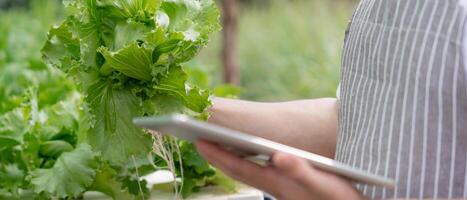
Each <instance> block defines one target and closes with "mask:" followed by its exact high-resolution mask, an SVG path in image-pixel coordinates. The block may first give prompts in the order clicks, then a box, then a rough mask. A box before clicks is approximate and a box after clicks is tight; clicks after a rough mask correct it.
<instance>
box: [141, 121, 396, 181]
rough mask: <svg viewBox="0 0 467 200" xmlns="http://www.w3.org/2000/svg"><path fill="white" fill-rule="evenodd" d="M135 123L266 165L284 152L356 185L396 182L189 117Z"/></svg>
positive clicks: (322, 157) (325, 158)
mask: <svg viewBox="0 0 467 200" xmlns="http://www.w3.org/2000/svg"><path fill="white" fill-rule="evenodd" d="M133 122H134V124H136V125H137V126H139V127H141V128H145V129H150V130H154V131H157V132H160V133H162V134H168V135H173V136H175V137H177V138H181V139H185V140H188V141H191V142H194V141H196V140H197V139H203V140H207V141H210V142H213V143H216V144H219V145H220V146H222V147H224V148H226V149H229V150H233V151H236V152H243V153H247V154H249V155H258V156H256V158H257V159H258V158H259V159H263V160H265V161H266V160H269V158H270V157H271V155H272V154H273V153H274V152H278V151H279V152H284V153H288V154H291V155H294V156H297V157H300V158H303V159H305V160H307V161H308V162H309V163H310V164H311V165H313V166H314V167H316V168H319V169H321V170H324V171H327V172H330V173H334V174H337V175H340V176H343V177H346V178H349V179H351V180H353V181H356V182H360V183H366V184H369V185H376V186H383V187H389V188H393V187H394V186H395V182H394V181H393V180H391V179H388V178H385V177H382V176H378V175H375V174H370V173H368V172H365V171H363V170H360V169H357V168H354V167H351V166H349V165H346V164H343V163H340V162H337V161H335V160H333V159H330V158H327V157H324V156H320V155H317V154H313V153H310V152H307V151H303V150H300V149H297V148H293V147H290V146H287V145H283V144H280V143H277V142H273V141H270V140H266V139H263V138H260V137H256V136H252V135H249V134H246V133H242V132H239V131H235V130H231V129H228V128H225V127H221V126H217V125H213V124H210V123H206V122H202V121H198V120H196V119H193V118H190V117H188V116H186V115H168V116H160V117H143V118H135V119H134V120H133Z"/></svg>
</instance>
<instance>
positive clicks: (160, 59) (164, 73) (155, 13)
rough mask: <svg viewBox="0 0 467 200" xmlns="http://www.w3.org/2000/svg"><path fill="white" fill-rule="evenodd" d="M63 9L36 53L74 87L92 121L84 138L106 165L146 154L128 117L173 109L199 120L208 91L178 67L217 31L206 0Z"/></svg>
mask: <svg viewBox="0 0 467 200" xmlns="http://www.w3.org/2000/svg"><path fill="white" fill-rule="evenodd" d="M68 5H69V6H70V7H72V8H73V9H74V10H76V12H75V13H74V14H73V15H70V16H69V17H68V18H67V19H66V20H65V21H64V22H63V23H62V24H61V25H60V26H57V27H54V28H52V29H51V30H50V32H49V36H48V40H47V42H46V45H45V46H44V48H43V50H42V53H43V55H44V58H45V60H46V61H47V62H48V63H50V64H53V65H54V66H56V67H57V68H59V69H61V70H62V71H64V72H65V73H67V74H68V76H69V77H71V78H72V79H73V80H74V81H76V82H77V83H78V84H79V86H80V91H82V92H83V93H84V95H85V98H84V103H85V106H86V108H88V109H87V110H86V115H89V116H92V117H90V120H88V127H89V128H88V130H87V137H86V138H87V141H88V142H89V144H91V145H92V146H93V148H94V149H96V150H97V151H99V152H101V153H102V156H103V158H104V159H105V160H108V161H109V162H110V163H111V164H112V165H119V164H122V163H125V162H128V159H129V158H130V156H131V155H141V154H147V153H148V152H149V150H150V145H151V139H150V138H149V136H148V135H147V134H145V133H144V132H143V131H142V130H140V129H139V128H137V127H136V126H134V125H133V124H132V118H133V117H136V116H142V115H154V114H164V113H167V112H173V111H184V112H189V113H190V114H194V113H197V114H195V115H204V110H205V108H206V107H207V106H209V105H210V102H209V100H208V97H209V92H207V91H204V90H200V89H199V88H197V87H187V85H186V81H187V76H186V74H185V72H184V71H183V69H182V67H181V64H182V63H183V62H186V61H188V60H191V59H192V58H193V57H194V56H195V54H196V53H197V52H198V51H199V49H200V48H201V47H203V46H205V45H206V43H207V42H208V37H209V34H211V33H212V32H214V31H217V30H218V29H219V24H218V17H219V13H218V11H217V8H216V6H215V4H214V2H213V1H211V0H204V1H181V0H180V1H145V0H138V1H126V0H120V1H95V0H89V1H84V0H81V1H80V0H78V1H72V2H69V4H68ZM164 101H168V102H164ZM173 101H176V102H179V103H178V104H174V103H173ZM160 107H162V108H160ZM154 108H155V109H154Z"/></svg>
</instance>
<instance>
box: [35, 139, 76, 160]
mask: <svg viewBox="0 0 467 200" xmlns="http://www.w3.org/2000/svg"><path fill="white" fill-rule="evenodd" d="M72 150H73V146H71V144H70V143H68V142H65V141H62V140H55V141H47V142H44V143H42V144H41V146H40V148H39V153H40V155H42V156H44V157H52V158H57V157H59V156H60V155H61V154H62V153H64V152H68V151H72Z"/></svg>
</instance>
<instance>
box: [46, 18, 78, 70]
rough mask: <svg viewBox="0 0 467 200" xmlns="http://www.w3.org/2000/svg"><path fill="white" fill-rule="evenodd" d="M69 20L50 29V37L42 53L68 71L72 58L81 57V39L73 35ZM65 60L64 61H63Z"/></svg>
mask: <svg viewBox="0 0 467 200" xmlns="http://www.w3.org/2000/svg"><path fill="white" fill-rule="evenodd" d="M70 26H71V24H70V22H69V21H66V22H64V23H63V24H61V25H60V26H57V27H53V28H52V29H50V31H49V34H48V39H47V41H46V43H45V45H44V47H43V48H42V55H43V57H44V59H45V60H46V61H48V62H49V63H53V64H54V65H55V66H57V67H59V68H61V70H63V71H67V70H68V69H69V68H70V67H71V66H69V65H65V64H69V63H70V60H71V59H79V56H80V46H79V39H78V38H76V37H74V36H73V33H72V32H71V30H70V29H71V27H70ZM62 62H63V63H62Z"/></svg>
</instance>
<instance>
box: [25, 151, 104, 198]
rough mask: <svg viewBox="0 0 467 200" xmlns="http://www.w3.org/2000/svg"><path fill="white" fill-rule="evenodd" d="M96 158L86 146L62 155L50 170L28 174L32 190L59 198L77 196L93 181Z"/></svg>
mask: <svg viewBox="0 0 467 200" xmlns="http://www.w3.org/2000/svg"><path fill="white" fill-rule="evenodd" d="M96 156H97V154H96V153H94V152H93V151H92V150H91V147H90V146H89V145H87V144H81V145H80V146H78V147H77V148H76V149H75V150H73V151H71V152H66V153H63V154H62V155H61V156H60V157H59V158H58V159H57V161H56V162H55V164H54V166H53V167H52V168H50V169H36V170H34V171H32V172H31V173H30V175H31V183H32V184H33V185H34V190H35V191H36V192H37V193H40V192H47V193H50V194H52V195H53V196H56V197H60V198H64V197H77V196H79V195H80V194H82V193H83V192H84V191H85V190H86V187H88V186H90V185H91V184H92V182H93V180H94V177H95V174H96V170H95V168H96V164H97V163H96Z"/></svg>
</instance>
